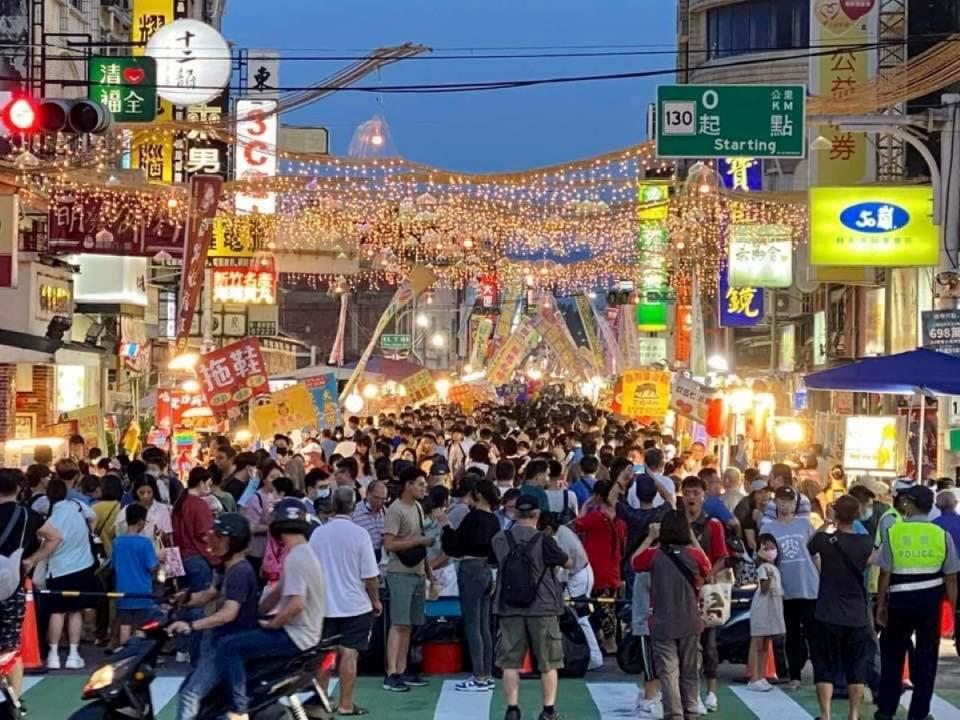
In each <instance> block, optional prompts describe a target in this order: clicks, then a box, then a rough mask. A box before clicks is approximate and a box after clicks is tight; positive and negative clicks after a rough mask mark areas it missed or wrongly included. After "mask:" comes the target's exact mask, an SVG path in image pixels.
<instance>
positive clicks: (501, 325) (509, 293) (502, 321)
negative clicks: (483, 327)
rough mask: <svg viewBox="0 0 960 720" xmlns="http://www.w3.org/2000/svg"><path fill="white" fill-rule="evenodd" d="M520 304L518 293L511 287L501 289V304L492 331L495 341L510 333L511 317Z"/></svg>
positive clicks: (513, 316) (512, 317)
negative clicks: (495, 325)
mask: <svg viewBox="0 0 960 720" xmlns="http://www.w3.org/2000/svg"><path fill="white" fill-rule="evenodd" d="M519 306H520V293H519V292H517V291H516V290H515V289H513V288H506V289H505V290H504V291H503V305H502V306H501V308H500V317H499V318H497V327H496V328H495V329H494V332H493V339H494V341H495V342H500V341H501V340H503V339H504V338H506V337H507V336H508V335H509V334H510V328H512V327H513V319H514V318H515V317H516V316H517V308H518V307H519Z"/></svg>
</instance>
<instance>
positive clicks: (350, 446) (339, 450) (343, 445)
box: [333, 440, 357, 458]
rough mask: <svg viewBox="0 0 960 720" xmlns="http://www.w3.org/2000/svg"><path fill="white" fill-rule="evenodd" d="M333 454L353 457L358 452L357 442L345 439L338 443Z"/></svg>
mask: <svg viewBox="0 0 960 720" xmlns="http://www.w3.org/2000/svg"><path fill="white" fill-rule="evenodd" d="M333 454H334V455H339V456H340V457H345V458H348V457H353V456H354V455H356V454H357V444H356V443H355V442H354V441H353V440H344V441H342V442H340V443H338V444H337V447H336V448H334V450H333Z"/></svg>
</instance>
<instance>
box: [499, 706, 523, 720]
mask: <svg viewBox="0 0 960 720" xmlns="http://www.w3.org/2000/svg"><path fill="white" fill-rule="evenodd" d="M503 720H520V708H507V713H506V715H504V716H503Z"/></svg>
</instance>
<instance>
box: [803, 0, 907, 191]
mask: <svg viewBox="0 0 960 720" xmlns="http://www.w3.org/2000/svg"><path fill="white" fill-rule="evenodd" d="M879 15H880V0H841V1H840V2H837V0H811V3H810V48H811V53H810V94H811V95H814V96H817V97H826V98H829V97H836V98H841V97H843V96H844V95H847V94H849V93H851V92H853V91H854V90H856V89H857V88H858V87H860V86H862V85H863V84H864V83H866V82H867V81H869V80H870V79H872V78H873V77H874V76H876V74H877V54H878V49H877V42H878V40H879V36H880V21H879ZM888 22H890V23H892V24H891V27H894V26H896V22H895V21H894V20H890V19H888ZM900 23H901V25H902V24H904V23H905V21H904V20H902V19H901V21H900ZM821 48H823V49H821ZM824 49H825V50H832V52H829V53H828V54H823V53H824V52H825V50H824ZM879 52H883V50H879ZM819 135H823V136H824V137H825V138H826V139H827V140H829V141H830V142H831V144H832V145H831V148H830V149H829V150H825V151H822V152H812V153H810V156H809V163H810V186H811V187H813V186H815V185H860V184H861V183H863V184H866V183H871V182H873V181H874V180H875V179H876V155H877V151H876V148H875V147H874V145H873V140H872V139H870V138H868V136H867V135H866V134H865V133H855V132H850V131H849V130H844V129H842V128H840V127H838V126H836V125H820V126H817V125H813V126H811V128H810V139H811V140H812V139H814V138H816V137H818V136H819Z"/></svg>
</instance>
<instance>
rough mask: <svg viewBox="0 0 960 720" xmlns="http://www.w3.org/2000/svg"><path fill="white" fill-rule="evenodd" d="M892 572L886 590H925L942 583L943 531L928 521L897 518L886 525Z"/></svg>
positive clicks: (945, 554)
mask: <svg viewBox="0 0 960 720" xmlns="http://www.w3.org/2000/svg"><path fill="white" fill-rule="evenodd" d="M889 537H890V553H891V555H892V557H893V572H892V573H891V577H890V592H892V593H894V592H909V591H912V590H928V589H930V588H935V587H939V586H941V585H943V563H944V561H945V560H946V559H947V534H946V532H944V530H943V528H941V527H939V526H937V525H934V524H933V523H931V522H898V523H895V524H894V525H892V526H891V527H890V533H889Z"/></svg>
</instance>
